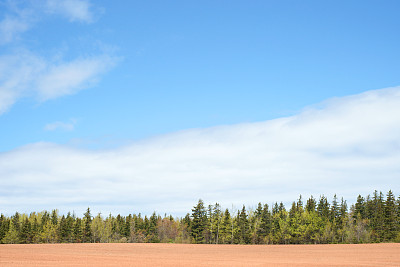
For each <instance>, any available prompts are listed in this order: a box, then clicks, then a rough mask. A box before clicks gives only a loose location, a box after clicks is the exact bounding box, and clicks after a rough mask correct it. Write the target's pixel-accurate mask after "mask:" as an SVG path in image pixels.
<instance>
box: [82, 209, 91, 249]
mask: <svg viewBox="0 0 400 267" xmlns="http://www.w3.org/2000/svg"><path fill="white" fill-rule="evenodd" d="M84 216H85V217H84V225H85V227H84V229H83V242H84V243H91V242H92V225H91V224H92V215H91V214H90V208H87V210H86V212H85V213H84Z"/></svg>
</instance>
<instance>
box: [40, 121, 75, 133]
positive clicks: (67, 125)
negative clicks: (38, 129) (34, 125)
mask: <svg viewBox="0 0 400 267" xmlns="http://www.w3.org/2000/svg"><path fill="white" fill-rule="evenodd" d="M76 122H77V121H76V119H71V120H69V121H68V122H62V121H56V122H52V123H48V124H46V125H45V126H44V130H45V131H55V130H63V131H73V130H74V129H75V125H76Z"/></svg>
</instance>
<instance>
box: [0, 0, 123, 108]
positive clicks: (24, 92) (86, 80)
mask: <svg viewBox="0 0 400 267" xmlns="http://www.w3.org/2000/svg"><path fill="white" fill-rule="evenodd" d="M4 6H5V7H6V9H7V10H6V12H5V15H4V18H2V19H1V20H0V44H3V45H4V44H7V43H11V44H13V42H14V41H16V40H17V39H19V38H20V36H21V34H22V33H23V32H25V31H27V30H29V29H30V28H32V27H33V26H34V25H35V23H36V22H37V21H39V20H41V19H43V17H45V16H44V15H45V14H49V13H50V14H54V15H62V16H64V17H66V18H67V19H69V20H70V21H81V22H92V21H93V16H94V14H93V12H92V11H91V4H90V1H85V0H62V1H52V0H41V1H28V2H24V5H22V4H20V2H13V1H10V2H7V4H4ZM18 47H20V48H19V49H15V48H14V50H13V51H14V52H11V53H10V52H8V54H3V55H0V115H1V114H3V113H5V112H6V111H8V110H9V109H10V108H11V107H12V106H13V105H14V104H15V103H16V102H17V101H18V100H19V99H20V98H23V97H35V98H36V99H37V100H39V101H41V102H43V101H47V100H50V99H54V98H58V97H61V96H65V95H71V94H75V93H77V92H78V91H80V90H82V89H85V88H88V87H91V86H93V85H95V84H96V82H97V81H98V80H99V77H100V75H101V74H103V73H104V72H106V71H108V70H109V69H110V68H112V67H113V66H114V65H115V64H116V62H117V61H118V59H117V58H116V57H114V56H112V55H111V54H110V53H107V52H106V53H101V52H100V54H97V55H93V56H85V57H77V58H75V59H72V60H69V61H65V60H62V59H61V60H58V61H56V60H53V59H50V58H47V57H43V56H41V55H39V54H38V53H35V52H34V51H32V50H30V49H29V48H24V46H23V44H22V45H21V44H20V45H18ZM21 47H22V48H21ZM54 50H57V49H54Z"/></svg>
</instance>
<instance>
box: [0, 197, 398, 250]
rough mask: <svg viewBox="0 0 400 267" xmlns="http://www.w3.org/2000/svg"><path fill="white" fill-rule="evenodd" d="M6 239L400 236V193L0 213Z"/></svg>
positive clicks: (310, 240) (228, 240)
mask: <svg viewBox="0 0 400 267" xmlns="http://www.w3.org/2000/svg"><path fill="white" fill-rule="evenodd" d="M0 241H1V243H4V244H17V243H23V244H25V243H26V244H30V243H98V242H100V243H111V242H124V243H125V242H132V243H144V242H147V243H156V242H163V243H196V244H199V243H200V244H336V243H371V242H400V196H399V197H398V198H397V199H396V197H395V196H394V194H393V192H392V191H389V192H388V193H387V194H386V195H384V194H383V193H382V192H379V193H378V192H377V191H375V192H374V193H373V194H372V196H370V195H368V196H366V197H362V196H361V195H359V196H358V197H357V202H356V203H355V204H353V205H351V207H350V208H348V205H347V202H346V201H345V200H343V198H341V199H340V200H339V199H338V198H337V197H336V195H335V196H334V197H333V199H332V201H331V202H328V199H327V198H326V197H325V196H321V197H320V198H319V199H318V200H317V199H315V198H314V197H312V196H311V197H310V198H309V199H307V200H306V202H305V203H303V199H302V197H301V196H300V197H299V198H298V199H297V201H294V202H293V203H292V205H291V207H290V209H286V207H285V206H284V205H283V203H282V202H281V203H280V204H278V203H277V202H276V203H275V204H273V205H272V206H271V207H270V206H269V205H268V204H262V203H259V204H258V206H257V208H255V209H246V207H245V206H244V205H243V207H242V208H241V209H238V210H234V209H233V208H232V209H231V210H229V209H225V210H223V209H222V208H221V206H220V205H219V204H218V203H216V204H214V205H208V206H206V205H205V204H204V202H203V201H202V200H201V199H200V200H199V201H198V203H197V204H196V205H195V206H194V207H193V209H192V210H191V212H190V213H187V214H186V216H185V217H182V218H174V217H172V216H171V215H170V216H167V215H164V216H160V215H157V214H156V213H155V212H154V213H153V214H152V215H151V216H149V217H148V216H142V215H141V214H140V213H139V214H137V215H136V214H130V215H128V216H121V215H117V216H116V217H114V216H112V215H111V214H110V215H109V216H107V217H103V216H102V215H101V214H97V215H96V216H92V214H91V212H90V208H88V209H87V211H86V212H85V213H84V214H83V217H81V218H80V217H77V216H76V215H75V214H71V213H70V212H69V213H68V214H67V215H60V214H59V213H58V211H57V210H53V211H52V212H48V211H42V212H32V213H30V214H29V215H28V214H20V213H18V212H16V213H15V214H14V215H12V216H10V217H7V216H5V215H3V214H1V216H0Z"/></svg>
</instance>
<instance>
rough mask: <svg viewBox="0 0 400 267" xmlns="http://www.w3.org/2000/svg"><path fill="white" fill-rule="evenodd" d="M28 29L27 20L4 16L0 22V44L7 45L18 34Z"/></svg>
mask: <svg viewBox="0 0 400 267" xmlns="http://www.w3.org/2000/svg"><path fill="white" fill-rule="evenodd" d="M28 29H29V23H28V21H27V20H25V19H23V18H19V17H10V16H6V17H5V18H4V19H3V20H2V21H0V44H4V43H9V42H11V41H13V40H15V39H16V38H17V36H19V34H21V33H23V32H25V31H26V30H28Z"/></svg>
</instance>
